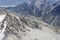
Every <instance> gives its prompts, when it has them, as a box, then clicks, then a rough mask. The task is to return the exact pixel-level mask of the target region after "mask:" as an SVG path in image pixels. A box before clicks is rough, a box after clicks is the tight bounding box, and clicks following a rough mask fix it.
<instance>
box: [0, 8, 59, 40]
mask: <svg viewBox="0 0 60 40" xmlns="http://www.w3.org/2000/svg"><path fill="white" fill-rule="evenodd" d="M0 40H60V36H59V35H58V34H57V31H56V30H55V29H54V27H53V26H50V25H48V24H46V23H44V22H42V21H40V20H37V19H36V18H35V17H25V16H23V15H21V14H16V13H14V12H9V11H7V10H5V9H2V8H0Z"/></svg>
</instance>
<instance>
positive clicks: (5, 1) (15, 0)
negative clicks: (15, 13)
mask: <svg viewBox="0 0 60 40" xmlns="http://www.w3.org/2000/svg"><path fill="white" fill-rule="evenodd" d="M53 1H58V0H53ZM23 2H25V0H0V7H1V6H15V5H17V4H20V3H23Z"/></svg>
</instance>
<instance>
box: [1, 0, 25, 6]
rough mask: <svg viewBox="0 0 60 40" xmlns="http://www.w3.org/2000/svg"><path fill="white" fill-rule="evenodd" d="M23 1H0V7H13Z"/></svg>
mask: <svg viewBox="0 0 60 40" xmlns="http://www.w3.org/2000/svg"><path fill="white" fill-rule="evenodd" d="M24 1H25V0H0V6H15V5H17V4H20V3H23V2H24Z"/></svg>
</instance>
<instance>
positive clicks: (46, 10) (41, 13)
mask: <svg viewBox="0 0 60 40" xmlns="http://www.w3.org/2000/svg"><path fill="white" fill-rule="evenodd" d="M5 9H7V10H10V11H12V12H16V13H20V14H24V15H26V16H29V15H32V16H35V17H37V18H39V19H42V21H44V22H45V23H48V24H49V25H52V26H55V28H57V29H60V1H57V2H56V1H52V0H50V1H48V0H27V1H26V2H24V3H23V4H20V5H17V6H15V7H8V8H5Z"/></svg>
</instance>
